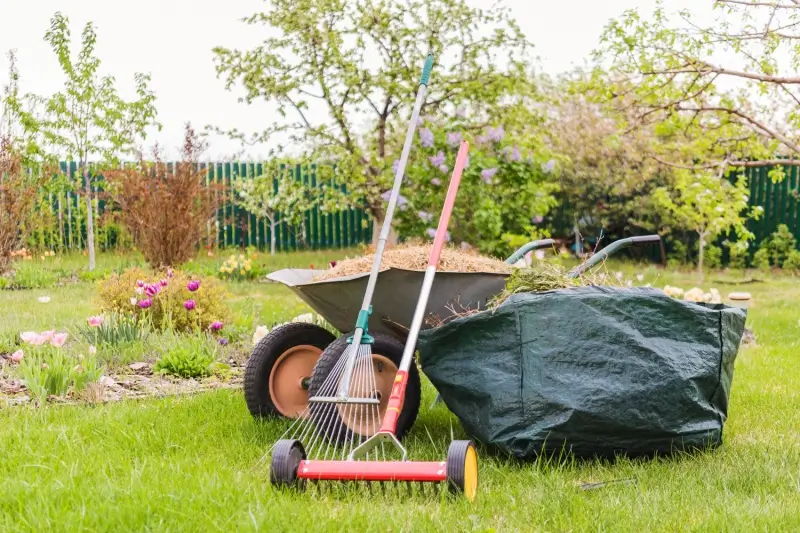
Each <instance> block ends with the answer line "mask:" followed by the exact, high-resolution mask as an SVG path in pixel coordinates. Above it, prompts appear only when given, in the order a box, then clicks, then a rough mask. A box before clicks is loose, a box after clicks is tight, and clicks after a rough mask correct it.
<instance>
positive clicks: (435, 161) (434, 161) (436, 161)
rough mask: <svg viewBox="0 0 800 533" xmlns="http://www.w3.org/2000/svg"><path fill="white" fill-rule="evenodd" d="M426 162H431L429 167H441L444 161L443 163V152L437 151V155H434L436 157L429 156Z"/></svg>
mask: <svg viewBox="0 0 800 533" xmlns="http://www.w3.org/2000/svg"><path fill="white" fill-rule="evenodd" d="M428 161H430V162H431V165H433V166H435V167H438V166H441V165H443V164H444V161H445V158H444V152H442V151H441V150H439V153H438V154H436V155H432V156H430V157H429V158H428Z"/></svg>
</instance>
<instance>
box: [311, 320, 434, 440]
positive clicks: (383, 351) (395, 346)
mask: <svg viewBox="0 0 800 533" xmlns="http://www.w3.org/2000/svg"><path fill="white" fill-rule="evenodd" d="M350 336H351V335H350V334H348V335H344V336H342V337H339V338H338V339H336V340H335V341H334V342H333V343H331V344H330V345H329V346H328V347H327V348H326V349H325V351H324V352H322V355H320V356H319V359H318V360H317V365H316V366H315V367H314V372H313V373H312V375H311V383H310V384H309V387H308V394H309V397H312V396H314V395H316V394H317V393H318V392H319V390H320V388H321V387H322V384H323V383H324V382H325V379H326V378H327V377H328V374H330V372H331V370H332V369H333V368H334V367H335V366H336V363H337V362H338V361H339V359H340V358H341V357H342V355H343V354H344V352H345V350H346V349H347V347H348V346H349V345H348V344H347V339H348V337H350ZM372 336H373V337H374V339H375V342H374V343H373V344H372V347H371V348H372V354H373V364H375V368H376V381H379V382H380V383H381V384H383V386H380V387H379V388H380V389H381V390H382V391H383V392H382V396H381V399H382V402H381V406H380V408H381V412H380V415H381V417H382V416H383V413H384V412H385V402H387V401H388V399H389V395H390V393H391V387H392V385H393V383H394V378H395V376H396V375H397V368H398V367H399V366H400V360H401V359H402V358H403V348H404V346H403V343H401V342H400V341H398V340H397V339H395V338H394V337H391V336H389V335H384V334H381V333H377V334H374V335H372ZM378 362H382V363H383V364H377V363H378ZM388 362H391V365H388V364H387V363H388ZM387 366H388V367H392V368H387ZM381 372H386V374H381ZM421 397H422V386H421V385H420V380H419V371H418V370H417V365H416V364H414V363H413V362H412V364H411V368H410V369H409V372H408V383H407V385H406V393H405V399H404V401H403V408H402V410H401V411H400V416H399V417H398V419H397V429H396V432H395V436H396V437H397V439H398V440H401V439H402V438H403V437H405V435H406V433H408V431H409V430H410V429H411V427H412V426H413V425H414V422H415V421H416V420H417V414H418V413H419V404H420V401H421ZM311 407H312V411H311V416H312V417H314V416H315V415H316V416H317V417H320V414H319V413H320V412H323V411H324V412H325V413H330V409H325V407H324V406H323V405H320V404H316V405H312V406H311ZM315 408H316V409H317V411H318V413H315ZM339 414H340V413H339V412H337V415H339ZM322 416H324V417H325V418H326V419H327V417H328V415H327V414H325V415H322ZM339 420H340V422H341V417H339ZM326 426H327V427H335V428H336V431H335V432H334V433H335V434H328V435H327V437H328V438H329V439H330V440H333V441H337V442H343V441H344V440H345V439H349V438H350V437H351V436H352V433H351V431H350V430H349V429H348V428H347V426H345V425H344V424H326ZM377 426H380V420H378V421H377ZM376 431H377V427H376V428H375V429H374V431H365V432H360V434H361V436H362V437H365V436H370V435H371V434H373V433H374V432H376ZM356 438H358V435H356Z"/></svg>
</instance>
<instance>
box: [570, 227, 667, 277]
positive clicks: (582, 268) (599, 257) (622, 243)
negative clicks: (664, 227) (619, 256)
mask: <svg viewBox="0 0 800 533" xmlns="http://www.w3.org/2000/svg"><path fill="white" fill-rule="evenodd" d="M657 242H661V237H660V236H659V235H642V236H640V237H628V238H627V239H620V240H618V241H614V242H612V243H611V244H609V245H608V246H606V247H605V248H603V249H602V250H600V251H599V252H597V253H596V254H594V255H593V256H592V257H590V258H589V260H588V261H586V262H584V263H581V264H580V265H578V266H576V267H575V268H573V269H572V270H571V271H570V273H569V274H567V277H568V278H577V277H578V276H580V275H581V274H583V273H584V272H586V271H587V270H589V269H590V268H592V267H593V266H595V265H596V264H597V263H600V262H601V261H604V260H605V259H606V258H608V256H610V255H612V254H614V253H616V252H618V251H619V250H622V249H623V248H627V247H628V246H644V245H648V244H655V243H657Z"/></svg>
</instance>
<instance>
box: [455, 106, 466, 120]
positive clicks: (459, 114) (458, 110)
mask: <svg viewBox="0 0 800 533" xmlns="http://www.w3.org/2000/svg"><path fill="white" fill-rule="evenodd" d="M456 116H457V117H458V118H464V117H466V116H467V110H466V109H464V107H463V106H458V107H457V108H456Z"/></svg>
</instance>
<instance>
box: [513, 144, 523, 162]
mask: <svg viewBox="0 0 800 533" xmlns="http://www.w3.org/2000/svg"><path fill="white" fill-rule="evenodd" d="M521 159H522V154H521V153H519V146H517V145H516V144H515V145H514V149H513V150H512V151H511V160H512V161H519V160H521Z"/></svg>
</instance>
